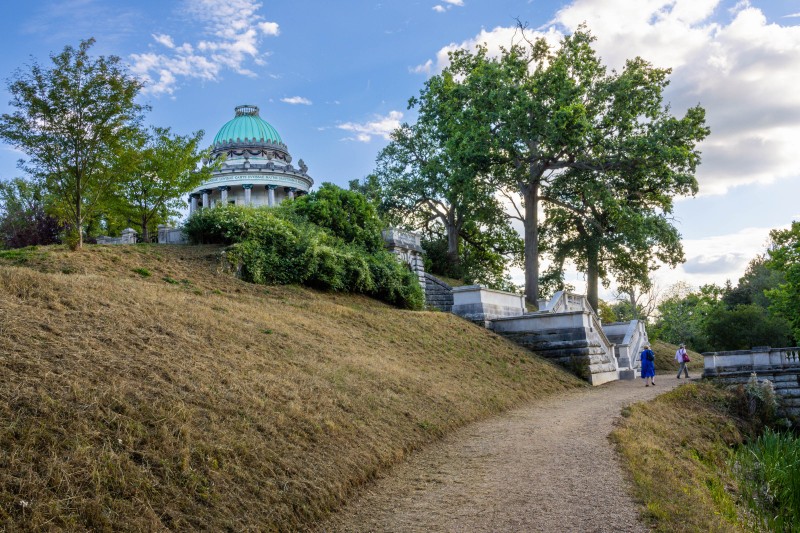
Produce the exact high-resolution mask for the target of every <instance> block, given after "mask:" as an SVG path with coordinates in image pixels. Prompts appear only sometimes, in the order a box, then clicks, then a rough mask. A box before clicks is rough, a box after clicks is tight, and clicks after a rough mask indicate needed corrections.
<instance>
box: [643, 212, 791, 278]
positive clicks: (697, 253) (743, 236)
mask: <svg viewBox="0 0 800 533" xmlns="http://www.w3.org/2000/svg"><path fill="white" fill-rule="evenodd" d="M786 227H788V225H787V226H786ZM773 229H775V228H758V227H752V228H744V229H742V230H740V231H737V232H735V233H731V234H727V235H715V236H712V237H707V238H704V239H684V240H683V248H684V252H685V253H686V262H685V263H684V264H683V265H679V266H678V267H677V268H675V269H668V268H666V267H662V268H661V269H660V270H658V271H657V272H656V275H655V277H656V279H657V280H658V281H659V284H660V285H661V286H663V287H668V286H670V285H674V284H675V283H677V282H678V281H685V282H687V283H689V285H691V286H692V287H695V288H699V287H701V286H702V285H706V284H711V283H715V284H717V285H720V284H722V283H724V281H725V280H727V279H729V280H731V282H732V283H733V284H736V283H737V282H738V280H739V278H740V277H742V275H744V271H745V270H746V269H747V265H748V264H749V263H750V261H752V260H753V259H754V258H755V257H756V256H758V255H761V254H764V253H765V252H766V247H767V244H768V242H769V232H770V231H771V230H773Z"/></svg>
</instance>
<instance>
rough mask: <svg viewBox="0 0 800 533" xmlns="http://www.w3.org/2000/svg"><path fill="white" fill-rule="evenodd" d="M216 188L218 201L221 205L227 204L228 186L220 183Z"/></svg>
mask: <svg viewBox="0 0 800 533" xmlns="http://www.w3.org/2000/svg"><path fill="white" fill-rule="evenodd" d="M218 189H219V195H220V199H219V201H220V203H222V205H223V206H225V205H228V191H229V190H230V187H228V186H227V185H220V186H219V187H218Z"/></svg>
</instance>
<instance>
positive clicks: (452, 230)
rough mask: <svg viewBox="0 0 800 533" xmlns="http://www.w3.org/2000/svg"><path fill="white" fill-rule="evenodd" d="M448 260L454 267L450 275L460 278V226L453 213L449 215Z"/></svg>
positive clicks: (451, 266)
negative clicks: (457, 224)
mask: <svg viewBox="0 0 800 533" xmlns="http://www.w3.org/2000/svg"><path fill="white" fill-rule="evenodd" d="M446 229H447V262H448V263H449V264H450V268H451V269H452V270H451V272H450V273H449V274H450V275H452V276H454V277H457V278H460V277H461V275H462V272H461V258H460V256H459V255H458V231H459V230H458V227H457V226H456V223H455V220H453V215H452V214H451V215H450V216H448V217H447V228H446Z"/></svg>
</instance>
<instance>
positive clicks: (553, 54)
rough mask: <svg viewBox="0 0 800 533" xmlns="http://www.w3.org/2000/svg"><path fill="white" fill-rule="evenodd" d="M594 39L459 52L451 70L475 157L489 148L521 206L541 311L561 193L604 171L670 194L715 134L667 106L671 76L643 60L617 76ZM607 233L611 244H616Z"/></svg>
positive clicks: (529, 283)
mask: <svg viewBox="0 0 800 533" xmlns="http://www.w3.org/2000/svg"><path fill="white" fill-rule="evenodd" d="M523 35H524V33H523ZM593 40H594V39H593V37H592V36H591V34H590V32H589V31H588V30H586V29H585V28H579V29H578V31H576V32H575V33H573V34H572V35H569V36H566V37H564V38H563V39H562V41H561V43H560V45H559V46H558V47H557V48H555V49H554V48H552V47H551V46H550V45H548V44H547V43H546V42H545V40H544V39H537V40H535V41H527V40H526V41H524V42H523V43H522V44H516V45H514V46H512V47H511V48H509V49H504V50H502V51H501V53H500V55H499V56H498V57H490V56H489V54H488V51H487V49H486V48H479V49H478V51H477V52H475V53H472V52H469V51H466V50H458V51H456V52H454V53H453V54H451V57H450V59H451V64H450V66H449V67H448V68H447V69H446V72H447V73H448V74H449V75H450V76H452V78H453V79H456V80H459V82H458V87H459V89H458V90H460V91H463V92H465V93H466V94H468V95H469V101H470V102H471V106H470V109H469V112H468V113H464V114H463V116H464V117H469V125H470V127H472V129H473V134H472V135H471V136H470V138H471V139H473V140H475V141H476V142H477V143H478V144H476V145H475V148H474V149H472V150H469V152H472V153H474V152H476V149H477V148H478V147H479V146H483V147H484V149H487V148H488V149H489V150H490V153H491V154H492V158H493V160H494V167H495V169H496V170H495V171H494V172H493V174H494V176H495V177H496V178H499V179H501V180H503V181H504V183H505V185H506V186H507V187H509V188H510V189H513V190H515V191H516V192H517V193H518V194H519V195H520V197H521V199H522V204H523V210H524V211H522V213H521V215H522V216H521V218H522V219H523V224H524V235H523V236H524V239H525V256H524V262H525V292H526V295H527V298H528V301H529V302H531V303H533V304H536V303H537V299H538V296H539V261H540V242H539V241H540V236H539V231H540V227H541V221H540V208H541V207H542V203H543V202H552V203H557V202H559V201H562V200H563V198H559V196H560V195H562V196H563V194H561V193H563V192H564V191H560V190H559V188H563V187H564V184H565V183H570V181H571V180H574V179H587V176H590V177H591V176H603V175H604V174H605V173H614V174H615V175H616V176H625V177H626V179H632V180H643V179H645V178H647V179H648V180H650V181H652V182H654V183H653V184H652V187H653V188H656V189H660V190H662V191H663V193H664V194H672V193H674V192H676V191H671V190H670V186H671V185H670V184H671V183H673V182H686V181H687V180H688V181H691V180H692V179H694V177H693V173H694V170H695V167H696V165H697V163H698V161H699V152H698V151H697V150H696V144H697V143H698V142H699V141H700V140H702V139H703V138H704V137H705V136H706V135H707V133H708V130H707V128H706V127H705V124H704V112H703V110H702V108H700V107H699V106H698V107H695V108H692V109H690V110H689V111H688V112H687V113H686V115H685V116H684V117H683V118H680V119H678V118H675V117H673V116H672V115H671V114H670V110H669V107H668V106H665V105H663V103H662V93H663V90H664V88H665V87H666V85H667V76H668V74H669V72H670V71H669V70H668V69H658V68H654V67H652V66H651V65H650V64H648V63H647V62H645V61H644V60H642V59H640V58H636V59H633V60H629V61H628V62H627V63H626V65H625V67H624V68H623V69H622V71H621V72H615V71H612V72H610V73H609V72H608V71H607V69H606V68H605V66H603V64H602V62H601V61H600V58H599V57H598V56H597V54H596V52H595V51H594V49H593V48H592V42H593ZM464 100H466V98H464ZM565 175H566V176H568V178H564V176H565ZM589 179H591V178H589ZM565 180H566V181H565ZM659 181H661V182H663V183H662V184H660V183H659ZM632 185H633V186H635V183H633V184H632ZM645 186H647V185H645ZM695 186H696V185H695ZM634 188H635V187H634ZM573 189H576V188H575V187H573ZM689 189H691V185H690V187H689ZM628 192H632V193H633V194H636V191H635V190H631V189H628ZM565 205H566V204H565ZM576 205H577V204H576ZM572 207H575V206H572ZM661 220H662V221H663V220H664V219H663V218H662V219H661ZM585 221H586V222H587V223H589V224H590V225H591V223H590V221H589V219H588V218H586V219H585ZM620 229H621V228H620ZM636 231H639V230H638V229H637V230H636ZM604 233H605V238H606V239H608V238H611V237H614V236H613V235H611V234H609V233H608V232H607V231H605V230H604ZM591 242H596V241H593V240H592V239H586V238H584V246H583V248H584V249H585V250H586V251H589V250H588V249H587V246H588V245H589V244H590V243H591ZM590 264H594V265H595V266H597V265H596V261H594V260H591V259H588V260H586V265H587V268H588V265H590Z"/></svg>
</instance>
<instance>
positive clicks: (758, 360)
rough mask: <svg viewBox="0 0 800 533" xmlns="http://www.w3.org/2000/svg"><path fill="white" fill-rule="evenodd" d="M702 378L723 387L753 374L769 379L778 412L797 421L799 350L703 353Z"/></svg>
mask: <svg viewBox="0 0 800 533" xmlns="http://www.w3.org/2000/svg"><path fill="white" fill-rule="evenodd" d="M703 363H704V370H703V377H704V378H709V379H713V380H714V381H717V382H719V383H722V384H725V385H731V386H734V385H739V384H746V383H747V382H748V381H749V380H750V376H751V375H752V374H755V375H756V376H757V377H758V380H759V381H763V380H769V381H771V382H772V384H773V387H774V388H775V393H776V395H777V396H778V403H779V406H780V408H779V413H780V414H781V415H783V416H789V417H792V418H795V419H797V418H800V348H798V347H790V348H770V347H769V346H763V347H756V348H753V349H752V350H736V351H730V352H708V353H704V354H703Z"/></svg>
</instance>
